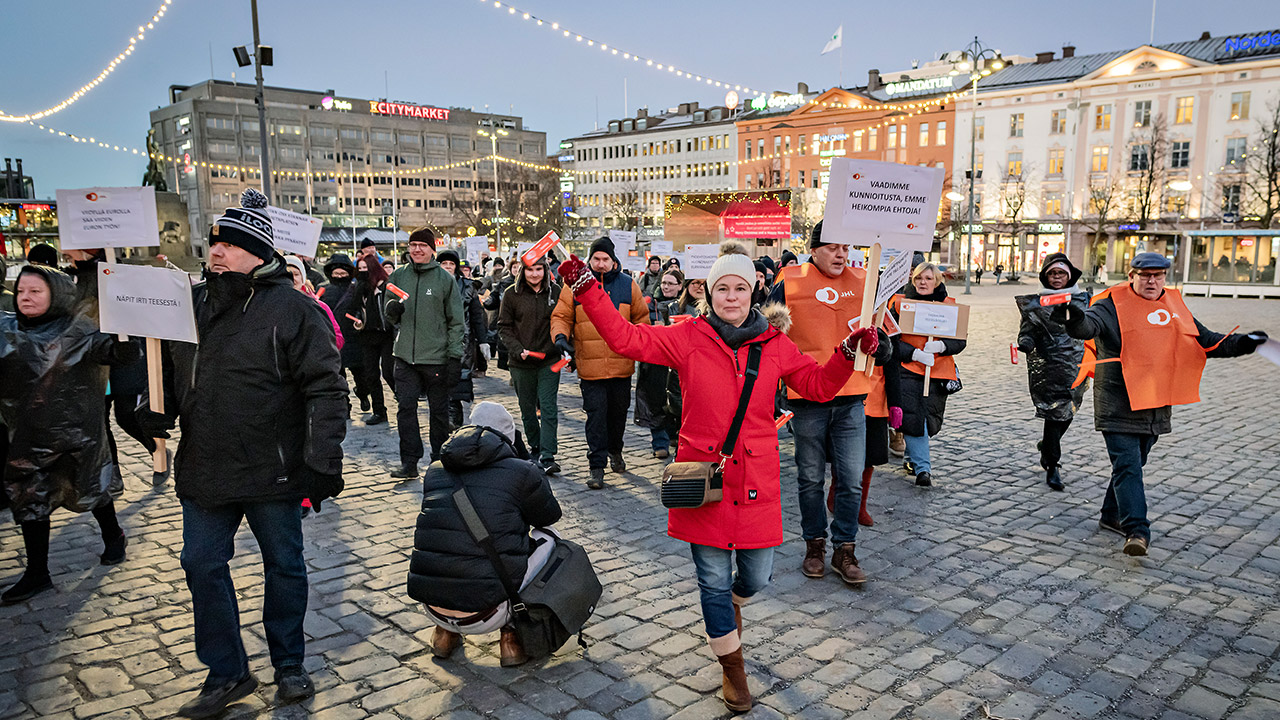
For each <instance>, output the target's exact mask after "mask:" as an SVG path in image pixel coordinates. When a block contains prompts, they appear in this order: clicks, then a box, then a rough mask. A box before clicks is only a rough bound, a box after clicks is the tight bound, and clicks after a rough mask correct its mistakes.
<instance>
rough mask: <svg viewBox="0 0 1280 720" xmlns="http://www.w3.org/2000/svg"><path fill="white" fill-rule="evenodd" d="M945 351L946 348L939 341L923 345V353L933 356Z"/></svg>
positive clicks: (931, 341)
mask: <svg viewBox="0 0 1280 720" xmlns="http://www.w3.org/2000/svg"><path fill="white" fill-rule="evenodd" d="M946 349H947V346H946V345H943V344H942V341H941V340H930V341H929V342H926V343H925V344H924V351H925V352H927V353H933V354H934V355H937V354H938V353H940V352H945V351H946Z"/></svg>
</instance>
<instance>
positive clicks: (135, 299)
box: [98, 263, 196, 343]
mask: <svg viewBox="0 0 1280 720" xmlns="http://www.w3.org/2000/svg"><path fill="white" fill-rule="evenodd" d="M98 306H99V322H100V326H101V328H102V332H104V333H108V334H121V335H133V336H135V337H149V338H159V339H162V340H175V341H177V342H189V343H193V342H196V317H195V312H194V305H193V303H192V302H191V278H190V277H189V276H188V275H187V274H186V273H184V272H182V271H181V270H170V269H169V268H160V267H151V266H148V265H107V264H105V263H102V264H99V265H98Z"/></svg>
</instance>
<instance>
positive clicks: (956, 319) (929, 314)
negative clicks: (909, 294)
mask: <svg viewBox="0 0 1280 720" xmlns="http://www.w3.org/2000/svg"><path fill="white" fill-rule="evenodd" d="M902 309H903V310H911V311H914V312H915V325H914V326H913V327H912V328H911V330H910V333H911V334H913V335H942V336H944V337H952V336H954V335H955V334H956V331H957V330H959V329H960V307H959V306H957V305H921V304H919V303H903V304H902Z"/></svg>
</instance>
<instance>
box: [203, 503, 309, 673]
mask: <svg viewBox="0 0 1280 720" xmlns="http://www.w3.org/2000/svg"><path fill="white" fill-rule="evenodd" d="M241 519H247V520H248V521H249V529H250V530H251V531H253V537H254V539H256V540H257V541H258V549H259V550H260V551H261V553H262V569H263V576H264V579H265V583H264V585H263V596H262V627H263V630H265V634H266V636H267V647H268V649H269V650H270V651H271V665H272V666H273V667H275V668H276V669H277V670H281V669H285V668H293V667H301V666H302V658H303V654H304V652H305V649H306V639H305V637H304V636H303V634H302V621H303V618H304V617H305V616H306V614H307V566H306V564H305V563H304V562H303V559H302V506H301V505H300V504H298V502H297V501H294V500H282V501H269V502H246V503H233V504H231V505H221V506H218V507H213V508H207V507H202V506H200V505H198V504H196V503H194V502H191V501H189V500H183V501H182V569H183V570H184V571H185V572H186V574H187V589H188V590H190V591H191V607H192V609H193V610H194V619H195V633H196V657H198V658H200V662H202V663H204V664H205V665H207V666H209V681H212V682H226V681H234V680H239V679H240V678H242V677H244V676H245V675H247V674H248V673H249V658H248V656H247V655H246V654H245V650H244V641H243V640H242V639H241V637H240V608H239V606H238V604H237V603H236V587H235V584H234V583H233V582H232V581H231V570H230V569H229V568H228V567H227V564H228V563H229V562H231V558H232V556H234V555H235V552H236V531H237V530H238V529H239V528H240V520H241Z"/></svg>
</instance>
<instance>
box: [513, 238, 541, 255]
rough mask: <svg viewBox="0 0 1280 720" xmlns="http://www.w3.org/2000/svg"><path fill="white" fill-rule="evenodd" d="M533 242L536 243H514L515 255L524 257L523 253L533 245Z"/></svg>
mask: <svg viewBox="0 0 1280 720" xmlns="http://www.w3.org/2000/svg"><path fill="white" fill-rule="evenodd" d="M535 244H536V243H531V242H522V243H516V257H524V254H525V253H526V252H527V251H528V250H529V248H531V247H533V246H534V245H535Z"/></svg>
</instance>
